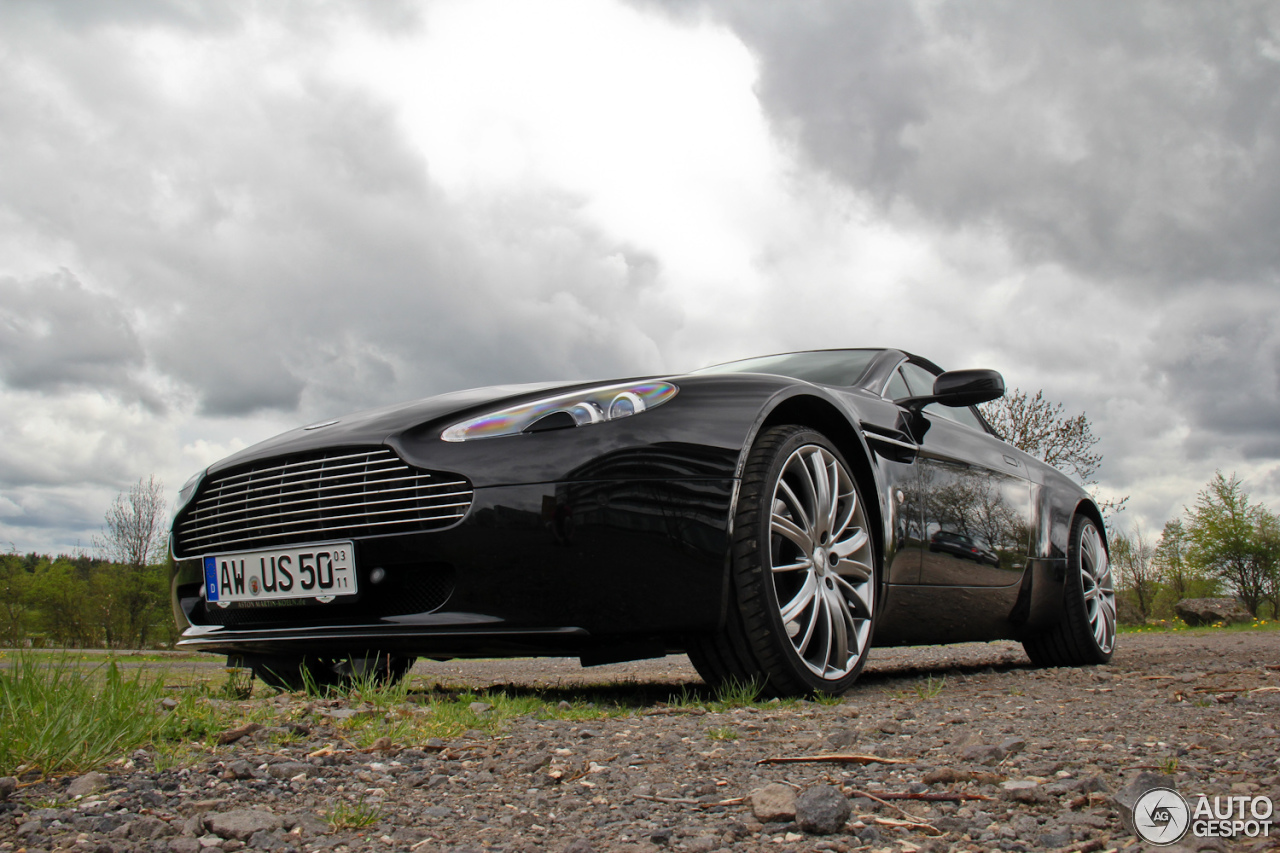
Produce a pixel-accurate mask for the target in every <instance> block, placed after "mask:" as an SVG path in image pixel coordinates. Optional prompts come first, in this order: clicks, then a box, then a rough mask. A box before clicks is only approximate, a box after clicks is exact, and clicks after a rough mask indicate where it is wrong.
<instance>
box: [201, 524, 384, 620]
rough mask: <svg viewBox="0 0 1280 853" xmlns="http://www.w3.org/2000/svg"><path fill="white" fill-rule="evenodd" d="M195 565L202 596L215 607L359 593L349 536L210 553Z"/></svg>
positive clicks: (304, 600) (333, 598)
mask: <svg viewBox="0 0 1280 853" xmlns="http://www.w3.org/2000/svg"><path fill="white" fill-rule="evenodd" d="M201 563H202V567H203V569H204V598H205V600H206V601H207V602H209V603H210V604H216V605H218V606H219V607H235V606H237V605H245V604H248V605H250V606H252V605H253V603H254V602H259V601H262V602H265V601H273V602H297V603H312V602H313V601H314V602H317V603H320V604H328V603H330V602H333V601H337V600H341V599H345V598H348V597H350V596H354V595H358V594H359V592H360V589H359V587H360V584H359V580H358V574H357V571H356V557H355V547H354V545H353V544H352V543H351V542H350V541H349V540H346V541H336V542H308V543H306V544H303V545H291V546H288V547H284V548H265V549H259V550H254V551H237V552H233V553H227V554H214V555H211V556H207V557H204V558H203V560H202V561H201Z"/></svg>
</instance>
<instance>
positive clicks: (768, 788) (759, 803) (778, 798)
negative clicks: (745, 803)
mask: <svg viewBox="0 0 1280 853" xmlns="http://www.w3.org/2000/svg"><path fill="white" fill-rule="evenodd" d="M750 800H751V813H752V814H753V815H755V818H756V820H758V821H760V822H761V823H771V822H773V821H779V820H795V817H796V792H795V791H794V790H792V789H791V788H790V787H789V786H787V785H783V784H781V783H778V782H774V783H772V784H770V785H765V786H764V787H763V788H759V789H757V790H755V791H752V792H751V796H750Z"/></svg>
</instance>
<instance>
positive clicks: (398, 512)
mask: <svg viewBox="0 0 1280 853" xmlns="http://www.w3.org/2000/svg"><path fill="white" fill-rule="evenodd" d="M376 503H377V502H376V501H370V502H369V503H368V504H348V505H347V506H345V507H332V509H350V508H352V507H357V506H374V505H376ZM395 503H403V501H395ZM470 505H471V501H463V502H461V503H452V504H433V505H432V506H431V507H430V508H431V509H433V510H434V509H453V508H455V507H460V506H470ZM409 509H417V507H409ZM404 512H405V509H404V508H401V509H384V510H379V511H377V512H352V513H347V514H346V515H326V516H325V521H327V522H334V521H342V520H343V519H348V518H371V517H373V516H377V515H403V514H404ZM301 514H303V513H302V512H282V513H276V514H274V515H272V516H271V517H272V518H284V517H285V516H287V515H301ZM415 517H426V516H422V515H421V513H418V514H416V516H415ZM303 520H311V519H303ZM232 523H233V522H226V523H223V524H219V525H214V526H215V527H227V526H228V525H230V524H232ZM298 523H299V522H297V521H272V522H259V523H258V525H257V526H258V527H287V526H289V525H291V524H298ZM208 529H209V528H208V527H204V528H193V529H192V530H190V531H187V530H184V531H183V532H184V533H195V532H196V530H208ZM212 538H214V536H213V535H212V534H206V535H204V536H194V535H193V536H190V539H189V541H193V542H194V541H202V540H205V539H212Z"/></svg>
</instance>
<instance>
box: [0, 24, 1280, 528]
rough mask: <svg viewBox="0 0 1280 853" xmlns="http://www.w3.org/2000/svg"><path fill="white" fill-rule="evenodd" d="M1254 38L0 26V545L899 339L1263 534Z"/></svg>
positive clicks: (713, 29)
mask: <svg viewBox="0 0 1280 853" xmlns="http://www.w3.org/2000/svg"><path fill="white" fill-rule="evenodd" d="M1277 318H1280V6H1277V5H1276V4H1274V3H1267V2H1257V3H1245V2H1229V3H1209V2H1201V3H1187V2H1179V1H1178V0H1170V2H1166V3H1139V2H1134V3H1124V4H1117V3H1113V2H1072V3H1061V2H1025V0H1016V2H1014V0H1010V1H1009V2H984V3H972V2H945V0H928V1H927V2H919V3H914V4H912V3H909V2H899V0H883V2H816V0H812V2H810V1H809V0H806V2H798V3H777V2H775V0H756V2H715V0H710V1H709V2H701V3H699V2H684V0H681V2H675V0H671V2H658V1H657V0H652V2H643V1H642V0H632V2H616V1H615V2H611V0H591V1H590V2H588V0H547V1H546V2H539V3H528V2H524V0H479V2H476V0H466V2H456V0H443V2H430V0H423V2H399V3H391V2H379V3H365V2H360V1H359V0H351V2H346V3H343V2H331V3H327V4H322V3H261V2H234V0H232V2H224V3H216V4H215V3H203V2H198V0H188V1H187V2H183V1H182V0H170V1H169V2H163V0H155V2H144V0H128V2H125V0H122V2H114V3H109V4H107V3H99V2H96V0H79V2H73V0H54V1H53V2H46V0H9V2H6V3H4V4H2V5H0V550H4V549H7V548H8V547H10V545H11V546H12V547H14V548H16V549H17V550H19V551H29V550H39V551H48V552H57V551H71V550H74V549H76V548H77V547H86V546H88V545H89V543H90V540H91V538H92V536H93V534H94V533H95V532H97V531H98V530H99V528H100V527H101V524H102V517H103V513H104V512H105V510H106V508H107V506H108V504H109V503H110V501H111V499H112V498H113V497H114V496H115V495H116V493H117V492H119V491H120V490H122V489H124V488H127V487H128V485H129V484H130V483H131V482H135V481H136V480H137V479H138V478H139V477H146V476H149V475H151V474H155V475H156V476H158V477H161V478H163V480H164V481H165V483H166V484H167V486H168V487H169V492H170V494H171V496H176V492H177V487H178V486H180V485H181V484H182V482H183V481H184V480H185V479H186V478H187V476H188V475H190V474H191V473H193V472H195V471H196V470H197V469H199V468H201V467H203V466H205V465H207V464H208V463H210V462H213V461H215V460H217V459H218V458H220V457H222V456H224V455H225V454H227V453H229V452H230V451H233V450H235V449H237V448H239V447H242V446H245V445H247V444H251V443H253V442H255V441H258V440H260V439H262V438H265V437H267V436H269V435H271V434H274V433H276V432H279V431H281V430H283V429H286V428H288V427H291V426H296V425H298V424H300V423H304V422H307V421H311V420H316V419H319V418H321V417H325V416H330V415H336V414H341V413H343V412H347V411H351V410H355V409H360V408H366V407H371V406H375V405H380V404H383V403H388V402H393V401H397V400H403V399H412V398H417V397H422V396H428V395H430V394H434V393H438V392H442V391H447V390H451V389H456V388H462V387H469V386H475V385H485V384H493V383H496V382H506V381H519V380H529V381H532V380H541V379H574V378H605V377H611V376H618V375H635V374H642V373H650V372H665V371H673V372H674V371H681V370H685V369H688V368H692V367H697V366H700V365H703V364H707V363H711V362H715V361H723V360H727V359H731V358H736V357H741V356H746V355H752V354H760V353H765V352H776V351H780V350H790V349H802V348H814V347H830V346H858V345H893V346H899V347H903V348H906V349H910V350H913V351H916V352H919V353H921V354H923V355H927V356H930V357H932V358H933V359H934V360H935V361H938V362H939V363H941V364H943V365H944V366H947V367H993V368H996V369H998V370H1001V371H1002V372H1003V373H1004V374H1005V377H1006V380H1007V381H1008V383H1009V385H1010V386H1011V387H1012V386H1019V387H1022V388H1030V389H1043V390H1044V392H1045V394H1046V396H1047V397H1049V398H1050V399H1053V400H1059V401H1061V402H1063V403H1064V404H1065V405H1066V406H1067V408H1068V409H1069V410H1070V411H1073V412H1081V411H1083V412H1085V413H1087V415H1088V416H1089V418H1090V419H1091V421H1092V423H1093V427H1094V431H1095V432H1096V433H1097V434H1098V435H1099V436H1101V438H1102V441H1101V444H1100V445H1099V449H1101V451H1102V452H1103V454H1104V457H1105V462H1104V465H1103V467H1102V469H1101V470H1100V471H1099V479H1100V480H1101V485H1102V488H1103V490H1104V493H1106V494H1112V495H1123V494H1129V495H1131V496H1132V498H1131V501H1130V509H1129V510H1128V511H1126V512H1125V513H1124V514H1123V515H1121V516H1120V517H1119V519H1118V521H1119V523H1120V524H1121V525H1122V526H1130V527H1132V526H1134V525H1138V524H1141V525H1142V526H1143V527H1144V528H1146V529H1147V530H1148V531H1149V532H1150V531H1158V530H1159V528H1160V527H1161V526H1162V525H1163V523H1164V521H1165V520H1166V519H1168V518H1170V517H1172V516H1174V515H1176V514H1177V513H1179V512H1180V511H1181V509H1182V507H1183V506H1184V505H1186V504H1188V503H1190V502H1191V501H1192V500H1193V499H1194V497H1195V493H1196V491H1197V490H1198V489H1199V488H1201V487H1202V486H1203V485H1204V483H1205V482H1206V481H1207V480H1208V479H1209V478H1210V477H1211V476H1212V475H1213V472H1214V470H1215V469H1222V470H1223V471H1224V472H1232V471H1234V472H1237V473H1238V474H1239V475H1240V476H1241V477H1242V478H1244V479H1245V480H1246V482H1247V485H1248V487H1249V489H1250V490H1251V492H1252V493H1253V495H1254V496H1255V497H1257V498H1260V499H1262V500H1265V501H1267V502H1268V503H1270V504H1271V505H1272V507H1273V508H1277V509H1280V322H1278V321H1277Z"/></svg>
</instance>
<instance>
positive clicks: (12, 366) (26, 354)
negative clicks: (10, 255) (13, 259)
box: [0, 271, 145, 391]
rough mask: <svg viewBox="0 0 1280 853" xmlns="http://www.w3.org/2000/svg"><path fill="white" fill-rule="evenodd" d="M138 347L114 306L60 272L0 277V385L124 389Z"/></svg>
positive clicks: (138, 362)
mask: <svg viewBox="0 0 1280 853" xmlns="http://www.w3.org/2000/svg"><path fill="white" fill-rule="evenodd" d="M144 362H145V357H144V353H143V349H142V344H141V343H140V342H139V340H138V336H137V334H136V332H135V331H134V329H133V326H132V325H131V324H130V322H129V319H128V317H127V316H126V313H125V311H124V309H123V306H122V305H121V304H120V302H119V301H118V300H116V299H114V298H112V297H111V296H108V295H104V294H98V293H92V292H90V291H88V290H86V289H85V288H84V286H83V285H82V284H81V283H80V282H79V281H78V280H77V279H76V278H75V276H73V275H71V274H70V273H68V272H66V271H63V272H60V273H56V274H53V275H49V276H42V277H38V278H34V279H29V280H26V281H19V280H17V279H14V278H8V277H0V379H3V380H4V382H5V383H6V384H7V385H9V386H10V387H12V388H22V389H43V390H55V389H59V388H76V387H80V388H94V389H97V390H105V391H121V390H126V389H127V390H132V389H133V388H134V383H133V381H132V379H131V377H132V376H133V374H134V373H135V372H136V371H137V370H139V369H141V368H142V367H143V365H144Z"/></svg>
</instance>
